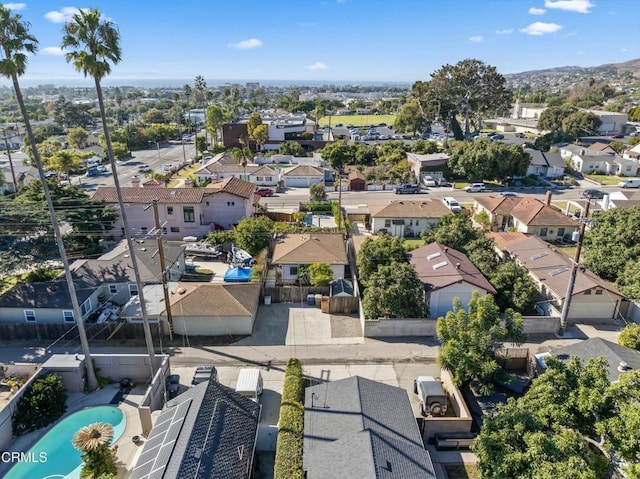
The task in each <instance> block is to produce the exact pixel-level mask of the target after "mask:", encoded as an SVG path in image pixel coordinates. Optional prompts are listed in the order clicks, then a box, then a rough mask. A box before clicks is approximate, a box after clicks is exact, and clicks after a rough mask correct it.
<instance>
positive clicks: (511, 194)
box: [500, 191, 518, 198]
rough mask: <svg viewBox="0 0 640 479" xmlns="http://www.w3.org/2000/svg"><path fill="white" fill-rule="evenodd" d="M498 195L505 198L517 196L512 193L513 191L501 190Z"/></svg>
mask: <svg viewBox="0 0 640 479" xmlns="http://www.w3.org/2000/svg"><path fill="white" fill-rule="evenodd" d="M500 196H504V197H505V198H514V197H516V196H518V194H517V193H514V192H513V191H503V192H502V193H500Z"/></svg>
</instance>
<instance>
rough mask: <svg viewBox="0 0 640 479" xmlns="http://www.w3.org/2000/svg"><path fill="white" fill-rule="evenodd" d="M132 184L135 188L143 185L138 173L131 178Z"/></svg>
mask: <svg viewBox="0 0 640 479" xmlns="http://www.w3.org/2000/svg"><path fill="white" fill-rule="evenodd" d="M131 186H133V187H134V188H140V187H141V186H142V185H141V184H140V177H139V176H138V175H134V177H133V178H131Z"/></svg>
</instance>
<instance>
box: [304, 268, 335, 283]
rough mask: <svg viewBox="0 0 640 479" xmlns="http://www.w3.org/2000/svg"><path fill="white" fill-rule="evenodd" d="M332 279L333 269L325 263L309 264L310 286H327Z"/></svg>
mask: <svg viewBox="0 0 640 479" xmlns="http://www.w3.org/2000/svg"><path fill="white" fill-rule="evenodd" d="M331 280H333V270H332V269H331V265H329V264H327V263H313V264H312V265H310V266H309V281H310V283H311V286H329V283H330V282H331Z"/></svg>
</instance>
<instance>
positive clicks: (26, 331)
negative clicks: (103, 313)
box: [0, 322, 157, 342]
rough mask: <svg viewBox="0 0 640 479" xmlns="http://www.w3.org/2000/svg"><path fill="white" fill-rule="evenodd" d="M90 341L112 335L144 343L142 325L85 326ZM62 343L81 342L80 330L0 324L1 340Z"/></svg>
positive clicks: (70, 326)
mask: <svg viewBox="0 0 640 479" xmlns="http://www.w3.org/2000/svg"><path fill="white" fill-rule="evenodd" d="M84 327H85V330H86V331H87V337H88V338H89V340H99V341H100V340H106V339H109V337H110V336H111V334H113V336H112V337H111V339H113V340H141V341H144V330H143V326H142V324H129V323H122V324H121V323H119V322H108V323H101V324H97V323H93V324H92V323H88V324H85V326H84ZM151 327H152V335H153V336H154V337H156V336H157V325H156V324H153V325H152V326H151ZM57 339H61V340H62V342H67V341H79V336H78V328H77V327H76V325H75V324H62V323H60V324H42V323H41V324H26V323H6V324H0V340H3V341H5V340H9V341H20V340H29V341H55V340H57Z"/></svg>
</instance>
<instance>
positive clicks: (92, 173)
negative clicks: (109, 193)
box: [84, 166, 100, 176]
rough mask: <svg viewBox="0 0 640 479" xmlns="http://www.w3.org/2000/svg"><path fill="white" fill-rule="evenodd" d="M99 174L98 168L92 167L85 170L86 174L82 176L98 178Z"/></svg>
mask: <svg viewBox="0 0 640 479" xmlns="http://www.w3.org/2000/svg"><path fill="white" fill-rule="evenodd" d="M99 174H100V173H99V172H98V168H97V167H95V166H92V167H91V168H89V169H88V170H87V172H86V173H85V174H84V176H98V175H99Z"/></svg>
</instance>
